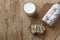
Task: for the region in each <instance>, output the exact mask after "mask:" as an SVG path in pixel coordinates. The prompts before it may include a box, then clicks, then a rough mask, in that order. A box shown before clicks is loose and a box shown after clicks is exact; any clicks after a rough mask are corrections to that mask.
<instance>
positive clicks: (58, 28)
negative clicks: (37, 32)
mask: <svg viewBox="0 0 60 40" xmlns="http://www.w3.org/2000/svg"><path fill="white" fill-rule="evenodd" d="M28 1H32V2H34V3H35V4H36V6H37V13H38V14H40V16H41V15H43V14H44V12H43V11H44V10H45V9H43V11H41V10H42V8H43V7H44V5H45V4H46V3H58V2H59V0H0V40H42V39H41V37H38V36H34V35H33V34H31V32H30V30H29V26H30V24H31V19H30V18H29V17H28V16H27V15H26V14H25V12H24V11H23V5H24V3H25V2H28ZM47 8H48V7H47ZM47 8H46V9H47ZM41 18H42V16H41ZM44 25H45V26H46V29H47V30H48V31H47V34H45V36H44V35H43V36H42V37H43V38H44V40H56V39H57V40H60V39H59V37H60V36H59V37H58V36H57V35H58V34H59V33H60V20H58V21H57V24H55V26H54V28H50V27H48V26H47V25H46V24H44ZM57 37H58V38H57Z"/></svg>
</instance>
